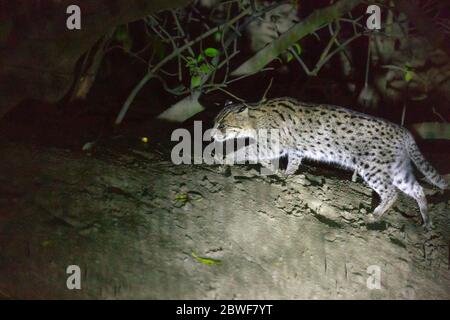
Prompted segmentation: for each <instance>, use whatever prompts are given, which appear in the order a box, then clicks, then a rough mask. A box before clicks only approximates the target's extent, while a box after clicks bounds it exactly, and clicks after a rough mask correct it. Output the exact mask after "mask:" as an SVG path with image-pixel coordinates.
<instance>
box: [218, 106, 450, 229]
mask: <svg viewBox="0 0 450 320" xmlns="http://www.w3.org/2000/svg"><path fill="white" fill-rule="evenodd" d="M214 128H215V129H218V131H217V132H216V133H215V134H214V135H213V137H214V138H215V139H216V140H219V141H224V140H228V139H232V138H244V137H245V138H251V139H252V138H253V139H256V137H255V136H254V132H255V130H257V129H266V130H269V129H279V132H280V145H281V149H280V150H279V151H277V152H275V151H274V150H270V149H267V150H264V151H265V152H263V153H262V154H263V156H261V153H260V154H258V159H257V161H258V162H260V163H261V164H262V165H263V166H265V167H268V168H271V167H272V162H273V161H274V160H277V159H278V158H279V157H280V156H283V155H287V156H288V165H287V169H286V171H285V174H287V175H291V174H294V173H295V172H296V171H297V169H298V167H299V165H300V164H301V162H302V159H304V158H306V159H311V160H316V161H320V162H327V163H334V164H337V165H340V166H342V167H345V168H348V169H351V170H354V171H355V172H357V173H358V174H359V175H360V176H361V177H362V178H363V180H364V181H365V182H366V183H367V184H368V185H369V187H370V188H372V189H373V190H374V191H375V192H377V193H378V194H379V196H380V198H381V202H380V204H379V205H378V206H377V207H376V208H375V210H374V212H373V213H374V215H375V216H376V217H381V216H382V215H383V214H384V213H385V212H386V211H387V210H388V209H389V208H390V207H391V206H392V205H393V203H394V202H395V200H396V198H397V195H398V190H401V191H402V192H404V193H406V194H407V195H408V196H410V197H412V198H414V199H415V200H416V201H417V203H418V205H419V208H420V212H421V215H422V219H423V222H424V224H425V225H427V226H428V225H429V224H430V220H429V218H428V214H427V200H426V198H425V194H424V191H423V189H422V187H421V186H420V184H419V183H418V182H417V180H416V178H415V177H414V175H413V171H412V165H411V160H412V162H413V163H414V164H415V165H416V167H417V168H418V169H419V170H420V171H421V172H422V173H423V174H424V175H425V177H426V178H427V179H428V180H429V181H430V182H431V183H433V184H434V185H436V186H437V187H439V188H441V189H445V188H447V187H448V184H447V182H446V181H445V180H444V178H443V177H441V176H440V175H439V174H438V173H437V172H436V170H435V169H434V168H433V167H432V166H431V165H430V164H429V163H428V162H427V161H426V160H425V158H424V157H423V155H422V154H421V152H420V151H419V149H418V148H417V145H416V143H415V141H414V139H413V137H412V135H411V134H410V133H409V132H408V130H406V129H405V128H403V127H400V126H398V125H396V124H394V123H391V122H388V121H386V120H383V119H379V118H375V117H372V116H369V115H365V114H362V113H358V112H355V111H352V110H348V109H344V108H341V107H337V106H332V105H319V104H310V103H302V102H298V101H296V100H294V99H291V98H277V99H272V100H268V101H266V102H263V103H261V104H235V105H230V106H227V107H225V108H224V109H223V110H222V111H221V112H220V113H219V114H218V116H217V117H216V119H215V125H214ZM258 148H262V146H258ZM238 154H240V156H244V155H245V156H246V157H247V159H250V160H256V159H255V157H257V155H255V154H248V152H247V150H246V149H242V150H239V151H238Z"/></svg>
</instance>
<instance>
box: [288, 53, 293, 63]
mask: <svg viewBox="0 0 450 320" xmlns="http://www.w3.org/2000/svg"><path fill="white" fill-rule="evenodd" d="M292 59H294V56H293V55H292V53H290V52H288V54H287V62H291V60H292Z"/></svg>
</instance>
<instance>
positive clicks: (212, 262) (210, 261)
mask: <svg viewBox="0 0 450 320" xmlns="http://www.w3.org/2000/svg"><path fill="white" fill-rule="evenodd" d="M191 255H192V256H193V257H194V258H195V260H197V261H198V262H201V263H203V264H206V265H208V266H212V265H217V264H221V263H222V261H221V260H217V259H212V258H205V257H199V256H197V255H196V254H195V252H192V253H191Z"/></svg>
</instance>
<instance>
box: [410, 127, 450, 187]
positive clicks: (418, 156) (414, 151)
mask: <svg viewBox="0 0 450 320" xmlns="http://www.w3.org/2000/svg"><path fill="white" fill-rule="evenodd" d="M406 150H407V151H408V155H409V157H410V158H411V160H412V161H413V162H414V164H415V165H416V167H417V169H419V170H420V172H422V173H423V175H424V176H425V177H426V178H427V179H428V181H430V182H431V183H432V184H434V185H435V186H437V187H439V188H441V189H447V188H448V183H447V181H445V179H444V177H442V176H441V175H439V173H438V172H437V171H436V169H434V168H433V167H432V166H431V164H430V163H429V162H428V161H427V160H426V159H425V158H424V156H423V155H422V153H421V152H420V150H419V148H418V147H417V144H416V142H415V141H414V138H413V136H412V135H411V133H409V132H407V139H406Z"/></svg>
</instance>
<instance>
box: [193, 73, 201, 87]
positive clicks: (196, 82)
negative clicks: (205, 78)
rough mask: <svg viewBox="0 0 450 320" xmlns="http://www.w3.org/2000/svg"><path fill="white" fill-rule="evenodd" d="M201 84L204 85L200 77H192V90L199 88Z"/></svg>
mask: <svg viewBox="0 0 450 320" xmlns="http://www.w3.org/2000/svg"><path fill="white" fill-rule="evenodd" d="M201 83H202V79H201V78H200V76H199V75H196V76H192V78H191V88H192V89H194V88H197V87H199V86H200V84H201Z"/></svg>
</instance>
